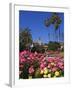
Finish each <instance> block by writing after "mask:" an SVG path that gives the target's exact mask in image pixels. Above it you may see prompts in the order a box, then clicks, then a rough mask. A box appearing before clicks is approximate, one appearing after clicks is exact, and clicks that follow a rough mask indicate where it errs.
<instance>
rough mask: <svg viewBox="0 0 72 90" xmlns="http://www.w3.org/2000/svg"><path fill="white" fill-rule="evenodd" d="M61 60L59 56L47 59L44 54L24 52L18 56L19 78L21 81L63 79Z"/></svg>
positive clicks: (62, 63)
mask: <svg viewBox="0 0 72 90" xmlns="http://www.w3.org/2000/svg"><path fill="white" fill-rule="evenodd" d="M50 53H51V52H50ZM58 53H59V52H58ZM48 54H49V52H48ZM63 59H64V58H63V57H62V56H61V55H60V56H59V55H58V57H57V56H55V57H48V58H47V55H46V54H41V53H37V52H35V53H32V52H29V51H26V50H24V51H22V52H20V54H19V60H20V61H19V72H20V74H19V77H20V78H22V79H28V78H29V79H31V78H53V77H63V76H64V60H63Z"/></svg>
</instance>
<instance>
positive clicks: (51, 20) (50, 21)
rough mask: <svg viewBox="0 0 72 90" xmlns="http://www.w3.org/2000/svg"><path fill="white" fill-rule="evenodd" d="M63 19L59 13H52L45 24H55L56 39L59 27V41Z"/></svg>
mask: <svg viewBox="0 0 72 90" xmlns="http://www.w3.org/2000/svg"><path fill="white" fill-rule="evenodd" d="M61 22H62V20H61V18H60V16H59V15H58V13H52V16H51V17H50V18H49V19H46V20H45V26H46V27H49V26H50V25H51V24H53V25H54V28H55V40H56V37H57V35H56V31H57V30H58V29H59V35H58V36H59V37H58V41H60V24H61Z"/></svg>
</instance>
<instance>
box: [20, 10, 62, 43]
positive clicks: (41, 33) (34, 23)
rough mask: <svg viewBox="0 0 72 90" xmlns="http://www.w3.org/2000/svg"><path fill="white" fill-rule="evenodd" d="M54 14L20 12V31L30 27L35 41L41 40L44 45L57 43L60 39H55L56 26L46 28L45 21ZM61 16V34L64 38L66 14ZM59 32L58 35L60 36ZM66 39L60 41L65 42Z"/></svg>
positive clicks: (60, 14)
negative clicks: (50, 42) (52, 42)
mask: <svg viewBox="0 0 72 90" xmlns="http://www.w3.org/2000/svg"><path fill="white" fill-rule="evenodd" d="M51 15H52V12H38V11H24V10H23V11H22V10H20V11H19V29H20V30H21V29H24V28H26V27H28V28H29V29H30V30H31V34H32V38H33V41H36V40H38V39H39V38H40V39H41V41H42V42H43V43H48V42H49V41H57V40H58V37H57V38H56V37H55V29H54V26H53V25H51V26H50V27H45V25H44V20H45V19H46V18H47V17H48V18H49V17H51ZM59 16H60V17H61V19H62V23H61V25H60V32H61V33H62V36H63V34H64V14H63V13H59ZM58 31H59V30H57V31H56V35H57V36H58ZM49 33H50V36H49ZM63 40H64V38H63V37H61V38H60V41H62V42H63Z"/></svg>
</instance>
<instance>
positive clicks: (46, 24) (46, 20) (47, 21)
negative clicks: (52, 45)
mask: <svg viewBox="0 0 72 90" xmlns="http://www.w3.org/2000/svg"><path fill="white" fill-rule="evenodd" d="M44 24H45V26H46V27H47V28H48V27H49V26H50V24H51V23H50V19H49V18H46V19H45V21H44ZM48 39H49V41H50V30H49V33H48Z"/></svg>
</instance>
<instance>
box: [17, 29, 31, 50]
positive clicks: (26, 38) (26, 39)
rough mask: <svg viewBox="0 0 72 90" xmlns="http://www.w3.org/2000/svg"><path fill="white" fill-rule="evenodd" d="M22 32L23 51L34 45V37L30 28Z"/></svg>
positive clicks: (21, 48)
mask: <svg viewBox="0 0 72 90" xmlns="http://www.w3.org/2000/svg"><path fill="white" fill-rule="evenodd" d="M20 31H21V32H20V33H19V48H20V51H21V50H24V49H26V48H29V46H30V45H31V43H32V35H31V32H30V29H29V28H24V29H23V30H20Z"/></svg>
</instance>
